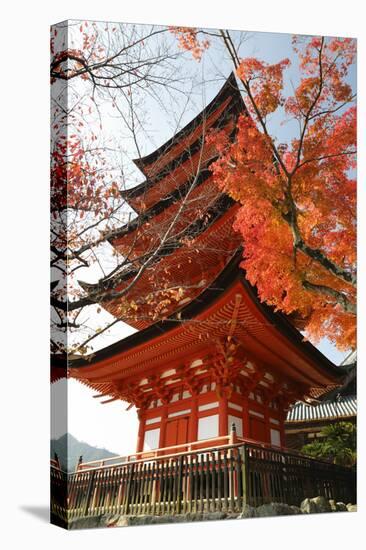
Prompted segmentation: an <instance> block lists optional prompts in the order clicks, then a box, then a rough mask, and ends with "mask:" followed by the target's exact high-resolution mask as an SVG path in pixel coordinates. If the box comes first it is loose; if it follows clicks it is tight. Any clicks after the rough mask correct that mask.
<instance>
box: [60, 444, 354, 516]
mask: <svg viewBox="0 0 366 550" xmlns="http://www.w3.org/2000/svg"><path fill="white" fill-rule="evenodd" d="M216 441H217V440H216V439H215V442H216ZM145 454H146V453H145ZM51 486H52V501H51V512H52V513H53V514H55V515H57V516H58V517H60V518H62V519H63V520H64V521H66V522H67V521H68V520H70V519H74V518H81V517H88V516H98V515H102V514H113V515H114V514H121V515H141V514H152V515H167V514H185V513H188V512H189V513H193V514H200V513H202V512H213V511H225V512H240V511H241V510H242V508H243V506H244V505H245V504H251V505H253V506H258V505H260V504H264V503H267V502H285V503H287V504H294V505H299V504H300V502H301V501H302V500H303V499H304V498H306V497H314V496H318V495H323V496H325V497H327V498H329V499H330V498H334V499H336V500H341V501H343V502H346V503H347V502H355V474H354V472H353V470H351V469H348V468H344V467H340V466H336V465H334V464H330V463H328V462H325V461H320V460H314V459H311V458H309V457H306V456H303V455H300V454H298V453H294V452H289V451H284V450H281V449H271V448H270V447H268V446H264V445H258V444H254V443H248V442H244V443H243V442H238V443H234V444H233V443H227V444H224V445H220V446H215V447H211V448H206V449H200V450H197V451H196V450H193V451H186V452H181V453H175V454H171V455H167V454H165V455H161V456H156V457H149V458H148V457H144V458H137V459H136V460H134V461H131V460H130V461H125V462H123V463H119V464H113V465H106V464H105V465H103V466H99V467H96V466H95V464H94V463H89V468H85V464H84V465H83V467H82V468H80V469H79V470H77V471H76V472H73V473H70V474H67V473H66V472H63V471H62V470H61V469H59V468H57V467H55V466H51Z"/></svg>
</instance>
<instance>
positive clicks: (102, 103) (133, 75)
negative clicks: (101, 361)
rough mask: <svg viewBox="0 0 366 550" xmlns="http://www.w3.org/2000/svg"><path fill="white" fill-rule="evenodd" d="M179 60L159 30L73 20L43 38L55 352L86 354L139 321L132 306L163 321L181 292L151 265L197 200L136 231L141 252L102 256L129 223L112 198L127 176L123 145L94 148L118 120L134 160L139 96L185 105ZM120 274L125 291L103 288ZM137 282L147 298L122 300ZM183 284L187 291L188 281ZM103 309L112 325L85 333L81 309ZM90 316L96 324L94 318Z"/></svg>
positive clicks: (141, 130) (141, 109) (140, 126)
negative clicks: (90, 276) (90, 279)
mask: <svg viewBox="0 0 366 550" xmlns="http://www.w3.org/2000/svg"><path fill="white" fill-rule="evenodd" d="M164 35H166V37H167V39H168V40H167V41H165V39H164ZM157 38H159V39H157ZM181 55H182V52H180V51H179V49H178V48H177V47H176V43H175V41H172V40H171V38H170V33H169V31H168V29H167V28H156V27H149V26H139V25H137V26H136V25H122V24H110V23H106V24H103V23H92V22H87V21H80V22H70V23H67V24H59V25H56V26H54V27H53V28H52V30H51V63H50V74H51V119H52V126H51V128H52V135H51V138H52V139H51V211H52V227H51V235H52V238H51V254H52V256H51V266H52V268H53V282H52V286H51V304H52V306H53V312H52V319H53V325H52V334H53V339H52V350H53V352H55V353H56V352H65V351H66V352H70V351H71V352H75V351H77V352H78V353H87V352H88V351H90V349H91V348H90V347H88V346H89V342H91V341H92V340H93V339H94V338H96V337H97V336H98V335H100V334H103V333H104V332H105V331H107V330H109V329H110V328H111V327H112V326H113V325H114V324H116V323H118V322H119V321H121V320H123V321H125V322H127V323H128V321H129V320H130V319H134V320H135V319H136V317H138V316H139V315H140V316H142V315H143V314H142V313H141V312H140V308H141V307H143V306H144V305H145V303H146V302H147V303H148V304H149V306H150V310H151V311H150V312H149V313H150V314H151V317H152V319H153V320H156V319H158V318H161V317H162V316H164V315H165V310H166V305H167V303H170V302H171V301H172V300H173V301H174V300H179V299H181V298H182V294H183V293H184V288H183V287H182V286H179V285H175V284H169V282H168V279H169V277H168V275H167V273H165V272H164V270H163V268H160V266H159V262H158V260H159V258H160V256H161V255H163V254H164V250H166V249H167V248H169V247H174V246H177V242H179V239H180V238H181V236H182V234H183V231H182V225H184V224H185V223H186V222H185V221H184V220H185V219H186V218H189V217H190V212H191V205H192V202H193V201H196V202H197V201H198V200H199V199H198V198H197V196H195V198H193V197H192V198H189V193H188V195H187V199H186V200H185V201H184V202H183V204H182V206H181V208H180V209H179V212H177V213H175V214H174V215H173V217H172V219H168V220H165V221H163V222H162V223H160V224H159V223H155V224H154V226H153V227H151V226H150V225H149V224H146V226H144V228H143V229H142V228H137V229H138V234H139V238H141V239H144V238H145V239H151V240H153V243H152V245H151V247H150V248H149V249H148V251H147V252H144V253H143V254H136V253H135V251H134V244H135V243H134V242H133V243H132V245H131V249H130V250H129V251H126V253H125V254H124V255H123V256H122V255H120V254H117V253H115V252H114V253H111V246H110V244H109V241H110V240H111V239H113V238H118V237H119V236H122V235H124V234H125V233H128V231H129V229H130V228H131V227H132V226H134V225H136V223H135V222H134V214H133V212H131V209H130V208H129V207H128V205H126V202H125V200H124V198H123V194H122V192H123V191H124V190H125V189H126V188H127V187H128V186H129V185H131V184H132V183H133V181H134V179H135V176H134V175H133V172H132V171H128V169H127V170H126V164H127V166H128V160H130V159H129V158H128V157H129V156H130V150H131V147H129V148H128V147H127V148H126V151H127V152H126V151H122V152H121V144H120V142H119V143H114V142H113V141H112V142H111V140H110V141H109V142H108V141H104V136H103V131H104V128H103V116H104V115H105V114H106V113H107V116H108V117H112V116H113V117H114V118H115V119H117V120H119V121H120V124H121V127H123V128H124V134H125V136H126V138H125V139H126V141H127V139H128V140H129V141H130V142H131V143H132V144H133V145H134V148H135V150H136V156H135V158H137V159H138V158H141V156H142V154H141V151H140V145H139V139H140V134H142V135H143V136H144V140H145V142H146V141H147V138H146V136H147V132H146V129H145V126H144V122H145V118H144V117H145V100H146V97H149V98H150V99H151V98H152V99H153V100H156V101H157V102H158V103H159V104H160V105H161V104H162V103H163V101H162V100H163V99H164V98H167V99H169V97H170V96H169V94H170V93H171V92H170V90H174V91H175V92H176V93H178V94H180V95H183V97H184V99H185V101H188V99H189V96H184V90H183V86H182V82H183V81H184V78H185V77H184V76H182V75H181V74H177V70H176V66H175V65H174V63H173V62H174V61H175V59H179V57H180V56H181ZM178 84H179V88H177V89H176V87H177V85H178ZM164 94H165V95H164ZM107 125H108V124H107ZM121 156H122V157H124V160H123V162H121V161H120V157H121ZM190 169H191V170H192V174H191V177H192V181H191V183H190V186H191V188H192V189H193V188H194V186H195V183H196V181H197V177H198V174H199V172H200V166H197V167H195V168H192V167H190V166H187V168H186V170H187V171H188V170H190ZM140 178H141V176H140ZM217 195H218V192H217V191H215V194H214V196H213V197H211V196H208V197H200V199H201V203H202V204H203V202H204V201H206V203H207V206H206V208H209V206H210V205H211V204H212V202H213V201H214V199H215V198H216V197H217ZM202 209H203V215H204V210H205V209H204V208H202ZM131 214H132V215H131ZM146 215H148V212H147V213H146ZM182 222H183V224H182ZM142 232H143V233H144V234H143V235H141V233H142ZM82 268H88V269H90V268H97V270H98V273H99V275H98V281H97V283H95V284H93V285H88V283H83V277H80V276H79V274H80V269H82ZM94 270H95V269H94ZM127 272H129V273H131V274H133V275H132V277H131V280H130V282H129V284H128V285H126V287H125V288H123V289H121V288H119V289H116V285H117V283H116V284H114V283H113V284H112V282H113V281H118V280H119V277H123V276H124V275H126V273H127ZM142 276H144V277H149V280H150V292H149V294H148V295H147V296H141V297H138V298H135V299H131V298H130V296H129V292H130V290H131V289H132V287H133V285H135V284H136V283H137V282H138V280H139V279H140V278H141V277H142ZM187 284H189V285H190V286H192V283H191V282H190V281H189V282H187ZM117 286H118V285H117ZM106 301H109V302H110V301H114V302H115V303H116V304H117V306H118V307H117V306H116V308H115V318H114V319H113V320H112V321H108V322H106V321H105V320H104V321H100V322H99V321H98V326H97V328H95V327H93V326H89V325H88V316H89V315H90V312H88V313H87V314H85V315H84V310H85V309H86V308H88V307H90V306H92V307H94V308H95V312H96V313H97V314H98V313H101V307H100V306H99V304H100V303H103V302H104V303H105V302H106ZM99 317H102V315H100V316H99ZM93 318H94V319H98V315H94V317H93ZM72 332H73V333H74V334H76V337H77V341H76V343H75V344H73V345H71V344H70V342H69V340H70V334H71V333H72Z"/></svg>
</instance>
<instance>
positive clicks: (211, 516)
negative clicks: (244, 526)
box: [202, 512, 227, 521]
mask: <svg viewBox="0 0 366 550" xmlns="http://www.w3.org/2000/svg"><path fill="white" fill-rule="evenodd" d="M226 516H227V514H226V512H205V513H204V514H203V517H202V520H203V521H217V520H219V519H225V518H226Z"/></svg>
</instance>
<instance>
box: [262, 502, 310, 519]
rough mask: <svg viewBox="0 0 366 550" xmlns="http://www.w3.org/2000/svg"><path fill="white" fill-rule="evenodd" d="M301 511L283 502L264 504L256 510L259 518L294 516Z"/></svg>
mask: <svg viewBox="0 0 366 550" xmlns="http://www.w3.org/2000/svg"><path fill="white" fill-rule="evenodd" d="M299 513H301V511H300V510H299V508H297V507H296V506H289V505H288V504H284V503H282V502H271V503H270V504H262V506H258V508H257V510H256V515H257V517H260V518H265V517H270V516H293V515H295V514H299Z"/></svg>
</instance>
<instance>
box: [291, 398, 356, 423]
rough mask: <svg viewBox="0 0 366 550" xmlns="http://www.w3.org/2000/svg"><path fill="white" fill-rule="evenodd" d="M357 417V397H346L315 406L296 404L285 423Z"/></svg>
mask: <svg viewBox="0 0 366 550" xmlns="http://www.w3.org/2000/svg"><path fill="white" fill-rule="evenodd" d="M356 415H357V397H356V396H354V395H348V396H345V397H341V398H340V399H339V400H332V401H324V402H323V403H319V404H318V405H316V406H312V405H307V404H306V403H300V402H299V403H296V404H295V405H294V406H293V407H292V409H291V410H290V411H289V413H288V415H287V422H291V423H292V422H312V421H321V420H335V419H338V418H340V419H344V418H349V417H352V416H356Z"/></svg>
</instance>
